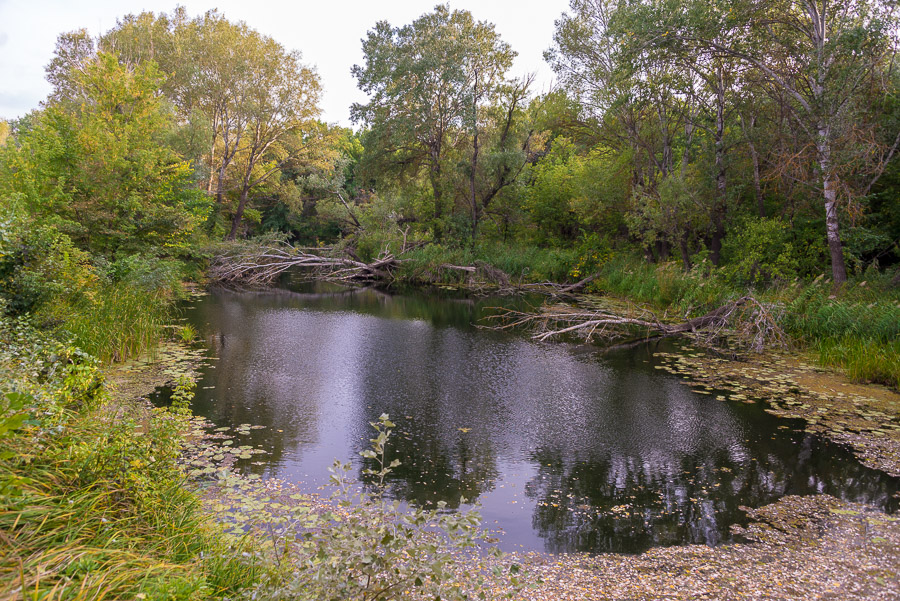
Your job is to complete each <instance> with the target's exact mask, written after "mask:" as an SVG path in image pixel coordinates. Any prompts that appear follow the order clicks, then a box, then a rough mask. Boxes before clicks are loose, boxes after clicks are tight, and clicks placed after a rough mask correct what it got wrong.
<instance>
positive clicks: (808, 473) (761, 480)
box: [526, 435, 898, 552]
mask: <svg viewBox="0 0 900 601" xmlns="http://www.w3.org/2000/svg"><path fill="white" fill-rule="evenodd" d="M792 441H796V443H797V444H794V443H792ZM798 446H799V447H800V453H799V456H798ZM754 447H755V448H754ZM823 447H827V448H823ZM749 451H750V452H749V455H748V457H747V458H746V459H744V460H741V461H735V460H734V459H733V457H732V456H730V455H729V454H728V453H724V452H721V451H720V452H715V453H711V454H706V455H703V456H691V455H685V456H677V455H673V456H671V457H668V458H665V459H657V460H646V459H642V458H640V457H633V456H632V457H623V456H617V457H592V458H590V459H586V460H572V458H571V457H568V458H567V457H566V456H565V455H564V454H562V453H560V452H559V451H558V450H556V449H551V448H541V449H539V450H537V451H536V452H535V453H534V454H533V456H532V458H531V459H532V461H533V462H534V463H535V464H536V466H538V467H537V475H536V476H535V477H534V478H532V480H531V481H530V482H529V483H528V485H527V486H526V494H527V495H528V496H529V497H530V498H532V499H534V500H535V502H536V507H535V510H534V514H533V516H532V523H533V526H534V528H535V530H537V531H538V533H539V534H540V536H541V537H542V538H544V539H545V540H546V544H547V549H548V550H549V551H553V552H565V551H575V550H578V551H594V552H604V551H614V552H639V551H643V550H646V549H648V548H650V547H652V546H659V545H672V544H683V543H706V544H717V543H719V542H721V541H722V540H726V539H728V537H729V532H728V527H729V526H730V525H731V524H735V523H741V522H742V521H744V518H745V513H744V512H743V511H741V510H740V506H750V507H759V506H761V505H765V504H767V503H772V502H774V501H776V500H777V499H779V498H781V497H782V496H784V495H787V494H815V493H818V492H824V493H828V494H831V495H834V496H837V497H841V498H846V499H849V500H853V501H861V502H866V503H870V504H873V505H876V506H879V507H882V508H884V509H893V508H896V505H897V501H896V499H893V498H892V495H893V493H894V492H895V491H896V490H897V488H898V486H897V483H896V482H891V481H889V480H886V479H885V478H883V476H882V475H880V474H878V473H877V472H875V471H874V470H870V469H868V468H866V467H864V466H862V465H860V464H859V463H858V462H856V461H855V460H853V459H852V458H850V457H849V456H847V457H834V456H833V455H834V454H835V453H837V454H845V455H846V453H843V451H840V450H839V449H835V448H834V447H833V446H832V445H827V444H826V443H821V442H819V441H817V440H816V439H815V437H813V436H810V435H805V436H802V437H801V436H799V435H795V436H787V435H785V436H781V437H776V438H775V439H774V440H773V439H771V438H769V439H768V440H757V441H756V442H755V443H754V444H753V446H752V447H751V448H750V449H749Z"/></svg>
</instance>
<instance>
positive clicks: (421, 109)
mask: <svg viewBox="0 0 900 601" xmlns="http://www.w3.org/2000/svg"><path fill="white" fill-rule="evenodd" d="M363 54H364V56H365V63H364V65H355V66H354V67H353V74H354V76H355V77H356V78H357V80H358V85H359V88H360V89H361V90H362V91H364V92H365V93H366V94H368V95H369V102H368V103H366V104H354V105H353V107H352V109H351V114H352V117H353V120H354V121H355V122H357V123H364V124H365V125H366V126H368V127H369V128H370V131H369V134H368V136H367V139H368V140H370V143H369V145H368V146H367V149H366V150H367V153H368V160H369V163H370V164H372V165H375V166H376V169H377V170H379V171H382V172H385V173H392V174H399V175H401V176H407V177H410V176H411V177H417V176H418V175H419V174H420V171H421V170H424V172H425V174H426V177H427V179H428V182H429V183H430V186H431V195H432V199H433V212H432V216H433V222H432V228H433V231H434V234H435V238H437V239H440V237H441V233H442V225H441V224H442V220H443V218H444V214H445V211H446V209H447V208H448V198H449V197H450V194H451V193H452V176H453V169H452V166H453V165H452V163H451V160H452V158H451V157H452V156H453V149H456V151H457V152H460V149H461V147H462V146H463V145H465V146H467V147H469V148H471V149H472V151H471V157H472V162H470V178H469V183H470V186H469V197H470V200H471V199H472V198H473V197H474V196H477V190H475V188H476V187H477V182H476V181H475V180H476V179H477V175H476V172H477V169H478V162H479V152H480V146H479V144H480V142H479V135H480V132H481V131H482V129H481V127H482V125H481V124H482V116H481V115H482V113H481V107H483V106H485V105H486V104H489V103H490V101H492V100H493V99H495V98H496V97H497V94H498V93H499V92H500V90H499V89H498V86H499V85H501V84H502V83H504V82H505V81H504V80H505V73H506V71H507V70H508V69H509V67H510V66H511V65H512V61H513V58H514V57H515V53H514V52H513V51H512V50H511V49H510V47H509V45H508V44H506V43H505V42H503V41H502V40H501V39H500V36H499V35H498V34H497V32H496V31H495V29H494V26H493V25H492V24H490V23H486V22H479V21H475V20H474V18H473V17H472V15H471V13H469V12H468V11H462V10H454V11H451V10H450V8H449V7H448V6H447V5H439V6H437V7H435V9H434V12H431V13H428V14H425V15H423V16H421V17H419V18H418V19H416V20H415V21H413V22H412V23H411V24H409V25H405V26H403V27H392V26H391V25H390V24H389V23H387V22H386V21H381V22H379V23H378V24H376V26H375V28H374V29H372V30H371V31H369V34H368V36H367V37H366V39H364V40H363ZM516 106H518V101H516V102H514V103H513V107H514V108H515V107H516ZM469 135H471V138H470V137H469ZM471 165H474V166H475V167H474V168H473V167H471ZM472 202H473V204H472V206H473V209H472V215H473V220H474V221H475V222H477V218H478V210H477V207H478V202H477V200H475V201H472Z"/></svg>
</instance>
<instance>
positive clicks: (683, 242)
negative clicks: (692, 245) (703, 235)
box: [678, 232, 691, 271]
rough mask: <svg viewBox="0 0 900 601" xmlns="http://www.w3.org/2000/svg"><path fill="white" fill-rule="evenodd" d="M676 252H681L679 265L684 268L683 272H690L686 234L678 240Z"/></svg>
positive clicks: (689, 255)
mask: <svg viewBox="0 0 900 601" xmlns="http://www.w3.org/2000/svg"><path fill="white" fill-rule="evenodd" d="M678 250H679V251H680V252H681V263H682V264H683V266H684V270H685V271H690V270H691V253H690V250H689V249H688V235H687V232H685V233H684V234H682V235H681V238H679V239H678Z"/></svg>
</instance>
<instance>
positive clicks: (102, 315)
mask: <svg viewBox="0 0 900 601" xmlns="http://www.w3.org/2000/svg"><path fill="white" fill-rule="evenodd" d="M171 317H172V302H171V297H170V295H169V294H168V293H166V292H163V291H157V292H147V291H145V290H143V289H141V288H137V287H134V286H130V285H128V284H123V283H120V284H115V285H107V286H103V287H101V288H99V289H98V290H97V291H96V293H95V294H94V297H93V299H92V300H91V301H90V302H88V303H86V304H85V305H83V306H80V307H77V310H76V311H74V312H72V313H71V314H70V315H69V316H68V317H67V318H66V319H65V323H64V324H63V326H62V327H63V329H64V330H65V331H67V332H68V333H69V334H71V335H72V337H73V338H74V342H75V344H76V345H77V346H78V347H79V348H81V349H82V350H84V351H85V352H87V353H89V354H91V355H93V356H94V357H97V358H99V359H100V360H101V361H103V362H105V363H109V362H115V361H125V360H126V359H129V358H132V357H136V356H138V355H140V354H142V353H143V352H145V351H147V350H148V349H151V348H153V347H154V346H155V345H156V344H157V343H158V342H159V341H160V340H162V339H163V337H164V336H165V326H166V324H167V323H168V322H169V321H170V319H171Z"/></svg>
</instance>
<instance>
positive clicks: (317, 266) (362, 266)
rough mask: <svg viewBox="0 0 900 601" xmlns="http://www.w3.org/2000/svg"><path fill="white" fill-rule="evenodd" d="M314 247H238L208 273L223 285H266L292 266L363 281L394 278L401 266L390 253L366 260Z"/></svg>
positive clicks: (324, 275)
mask: <svg viewBox="0 0 900 601" xmlns="http://www.w3.org/2000/svg"><path fill="white" fill-rule="evenodd" d="M311 250H313V249H304V248H297V247H292V246H288V245H274V244H273V245H241V246H236V247H234V248H232V249H229V250H227V251H226V252H224V253H221V254H219V255H217V256H216V257H215V258H214V259H213V260H212V262H211V264H210V267H209V272H208V275H209V278H210V279H211V280H212V281H214V282H218V283H221V284H241V285H245V286H264V285H266V284H269V283H271V282H272V281H273V280H275V278H277V277H278V276H279V275H281V274H282V273H284V272H286V271H287V270H289V269H305V270H309V271H310V272H311V275H312V276H313V277H318V278H321V279H328V280H335V281H343V282H353V281H356V282H359V281H372V280H386V279H390V278H391V272H392V271H393V270H394V269H396V268H397V266H398V265H399V260H398V259H397V258H396V257H394V255H392V254H390V253H384V254H382V255H381V256H380V257H379V258H378V259H376V260H375V261H373V262H371V263H364V262H362V261H359V260H355V259H351V258H348V257H342V256H338V255H336V254H334V251H333V249H330V248H322V249H314V250H315V251H316V252H310V251H311ZM329 253H331V254H329Z"/></svg>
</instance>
